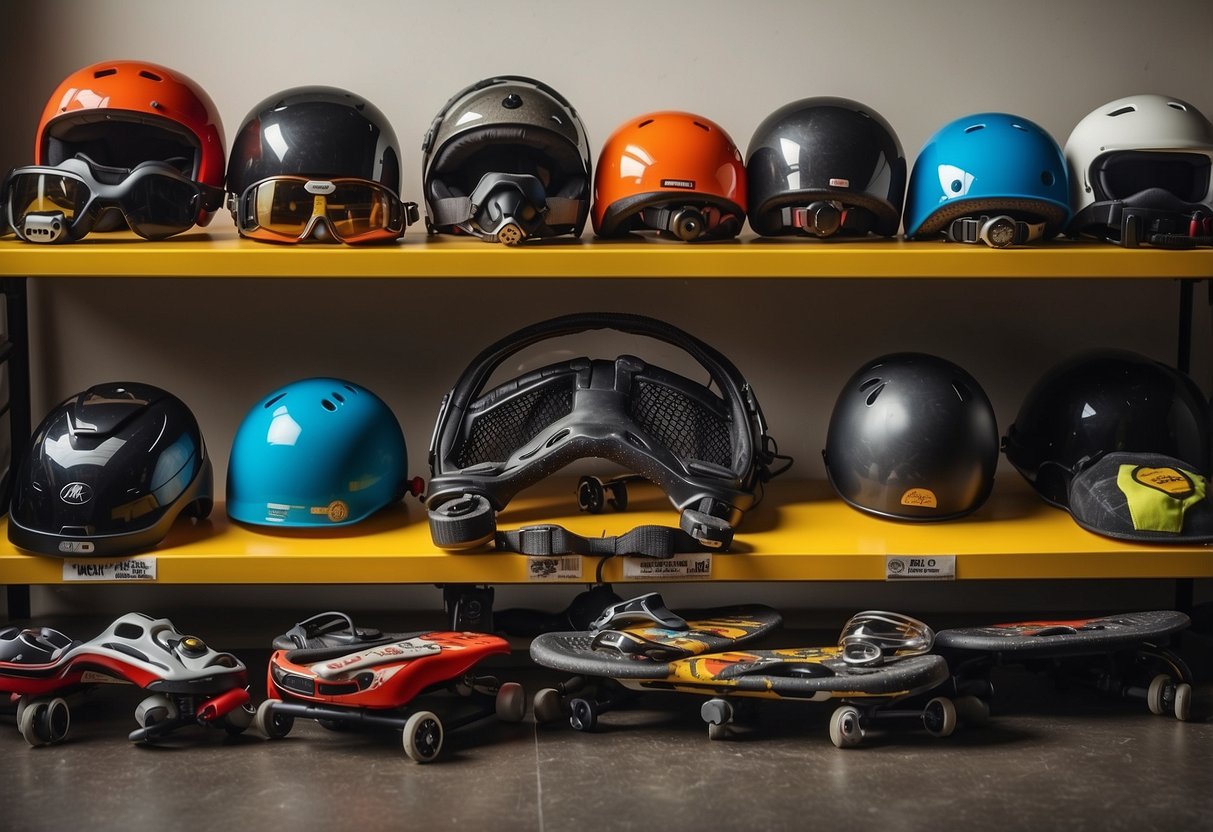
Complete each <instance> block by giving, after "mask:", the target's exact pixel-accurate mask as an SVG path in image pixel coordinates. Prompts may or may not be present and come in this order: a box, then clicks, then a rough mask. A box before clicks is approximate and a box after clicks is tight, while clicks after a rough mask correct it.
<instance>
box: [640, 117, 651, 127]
mask: <svg viewBox="0 0 1213 832" xmlns="http://www.w3.org/2000/svg"><path fill="white" fill-rule="evenodd" d="M652 123H653V119H651V118H646V119H645V120H644V121H642V122H640V123H639V124H637V125H636V127H637V128H640V127H648V126H649V125H650V124H652Z"/></svg>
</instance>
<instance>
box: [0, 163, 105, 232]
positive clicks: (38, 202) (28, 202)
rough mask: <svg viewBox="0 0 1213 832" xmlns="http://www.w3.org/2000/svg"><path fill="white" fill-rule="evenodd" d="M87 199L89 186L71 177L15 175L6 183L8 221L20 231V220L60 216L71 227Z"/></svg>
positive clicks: (59, 175) (49, 174) (32, 174)
mask: <svg viewBox="0 0 1213 832" xmlns="http://www.w3.org/2000/svg"><path fill="white" fill-rule="evenodd" d="M88 197H89V189H88V186H86V185H85V184H84V183H83V182H81V181H80V180H79V179H77V178H75V177H74V176H68V175H66V174H56V173H20V172H16V171H15V172H14V173H13V176H12V178H11V179H9V183H8V212H9V221H10V222H11V223H12V225H13V227H15V228H19V227H20V225H21V218H22V217H25V216H28V215H30V214H42V213H54V212H59V213H62V214H63V217H64V219H65V220H67V221H68V222H69V223H70V222H71V221H72V220H74V219H75V218H76V216H77V215H78V214H79V213H80V212H81V211H83V210H84V206H85V204H86V203H87V202H88Z"/></svg>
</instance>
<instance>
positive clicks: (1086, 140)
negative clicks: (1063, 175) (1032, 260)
mask: <svg viewBox="0 0 1213 832" xmlns="http://www.w3.org/2000/svg"><path fill="white" fill-rule="evenodd" d="M1065 156H1066V161H1067V162H1068V163H1069V165H1070V173H1071V183H1070V205H1071V208H1073V211H1074V219H1073V222H1072V223H1071V225H1070V229H1069V231H1070V233H1072V234H1075V235H1077V234H1091V235H1094V236H1098V237H1104V238H1108V239H1110V240H1112V241H1114V242H1122V243H1123V242H1124V240H1123V239H1121V237H1120V233H1121V229H1120V227H1118V226H1116V225H1114V224H1113V223H1110V222H1108V220H1107V218H1106V217H1102V216H1101V212H1100V210H1099V209H1100V208H1101V207H1102V206H1107V205H1109V204H1113V203H1118V202H1119V203H1124V204H1126V205H1128V206H1130V207H1134V208H1142V209H1154V210H1160V211H1174V212H1178V213H1181V214H1182V213H1191V212H1193V211H1199V210H1203V213H1204V215H1205V216H1209V215H1210V214H1213V174H1211V169H1210V166H1211V161H1213V124H1210V122H1209V119H1208V118H1206V117H1205V116H1204V115H1203V114H1202V113H1201V112H1200V110H1198V109H1196V107H1193V106H1192V105H1191V104H1189V103H1188V102H1187V101H1183V100H1182V99H1179V98H1173V97H1170V96H1165V95H1152V94H1151V95H1130V96H1126V97H1124V98H1118V99H1116V100H1114V101H1109V102H1108V103H1107V104H1104V105H1103V106H1101V107H1097V108H1095V109H1094V110H1092V111H1091V112H1090V113H1089V114H1088V115H1087V116H1085V117H1084V118H1083V119H1082V120H1081V121H1079V122H1078V124H1077V125H1076V126H1075V127H1074V130H1073V131H1071V133H1070V138H1069V139H1068V140H1067V141H1066V147H1065ZM1179 230H1180V231H1186V229H1179ZM1204 233H1205V236H1208V234H1209V232H1208V231H1207V230H1205V232H1204ZM1194 236H1195V235H1194Z"/></svg>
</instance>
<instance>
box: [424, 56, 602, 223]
mask: <svg viewBox="0 0 1213 832" xmlns="http://www.w3.org/2000/svg"><path fill="white" fill-rule="evenodd" d="M421 149H422V151H423V152H424V154H425V156H424V158H423V160H422V178H423V183H422V187H423V188H424V191H425V213H426V224H427V225H428V226H429V229H430V231H431V232H444V231H445V232H453V231H456V230H459V231H463V232H465V233H467V234H473V235H475V236H477V237H479V238H481V239H482V240H487V241H490V242H502V243H507V244H513V243H518V242H521V241H522V240H525V239H526V238H527V237H552V236H556V235H558V234H572V235H573V236H580V234H581V230H582V228H584V227H585V220H586V216H587V214H588V212H589V208H590V184H591V181H590V145H589V141H588V140H587V139H586V133H585V127H584V126H583V125H582V123H581V118H580V117H579V116H578V115H577V111H576V110H575V109H573V106H572V105H571V104H569V102H568V101H567V100H565V98H564V96H562V95H561V94H560V93H558V92H556V90H554V89H552V88H551V87H549V86H547V85H546V84H543V83H541V82H539V81H536V80H534V79H531V78H523V77H520V76H515V75H503V76H500V77H496V78H486V79H485V80H483V81H480V82H478V83H476V84H473V85H472V86H470V87H467V88H466V89H464V90H462V91H461V92H459V93H458V94H457V95H455V96H454V97H453V98H452V99H451V100H450V101H448V102H447V103H446V106H444V107H443V108H442V111H441V112H440V113H439V114H438V116H437V117H436V118H435V119H434V123H433V124H431V125H430V129H429V131H427V132H426V134H425V140H424V141H423V142H422V145H421Z"/></svg>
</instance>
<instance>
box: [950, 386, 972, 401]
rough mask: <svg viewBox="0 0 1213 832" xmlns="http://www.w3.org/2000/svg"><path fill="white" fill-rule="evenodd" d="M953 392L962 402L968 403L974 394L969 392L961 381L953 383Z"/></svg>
mask: <svg viewBox="0 0 1213 832" xmlns="http://www.w3.org/2000/svg"><path fill="white" fill-rule="evenodd" d="M952 392H953V393H955V394H956V398H958V399H960V400H961V401H962V402H967V401H968V400H969V399H971V398H972V397H973V394H972V393H970V392H969V388H968V387H966V386H965V385H964V383H963V382H959V381H954V382H952Z"/></svg>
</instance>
